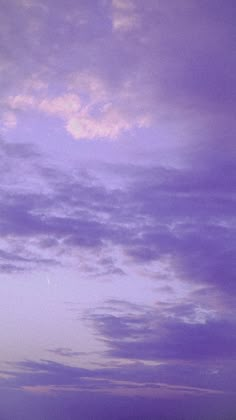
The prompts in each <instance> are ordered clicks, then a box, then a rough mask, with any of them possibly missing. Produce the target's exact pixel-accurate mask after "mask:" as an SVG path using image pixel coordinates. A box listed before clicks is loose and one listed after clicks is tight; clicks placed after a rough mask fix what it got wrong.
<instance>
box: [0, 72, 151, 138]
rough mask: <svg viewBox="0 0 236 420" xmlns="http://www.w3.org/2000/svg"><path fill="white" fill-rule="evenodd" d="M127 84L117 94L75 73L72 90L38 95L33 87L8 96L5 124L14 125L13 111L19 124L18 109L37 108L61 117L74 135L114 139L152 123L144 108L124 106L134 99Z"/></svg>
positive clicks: (75, 136) (87, 77) (90, 78)
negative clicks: (135, 108) (25, 91)
mask: <svg viewBox="0 0 236 420" xmlns="http://www.w3.org/2000/svg"><path fill="white" fill-rule="evenodd" d="M128 88H129V86H126V84H125V85H124V86H123V87H122V89H121V91H120V92H119V93H118V94H117V95H114V92H111V91H109V89H108V88H107V87H106V86H104V84H103V83H102V81H101V80H99V78H97V77H93V76H90V75H84V74H82V75H76V76H74V77H73V78H72V82H71V84H70V86H69V90H70V93H66V94H63V95H58V96H54V97H49V96H42V95H40V96H36V95H35V92H33V93H32V90H31V91H30V92H29V93H27V94H25V93H24V94H19V95H15V96H10V97H8V99H7V101H6V105H7V107H8V108H9V117H8V119H6V118H5V120H6V122H5V126H6V128H11V127H12V126H13V123H12V124H11V121H10V115H12V116H13V115H14V118H15V120H14V121H15V124H14V125H16V115H17V112H19V111H25V112H26V111H27V110H34V111H37V112H42V113H45V114H47V115H53V116H56V117H58V118H60V119H62V120H63V121H64V123H65V128H66V130H67V132H68V133H69V134H71V135H72V136H73V137H74V138H75V139H78V140H80V139H94V138H101V139H102V138H109V139H115V138H117V137H119V135H121V134H122V132H124V131H127V130H130V129H132V128H141V127H148V126H149V124H150V119H149V116H148V115H146V114H145V112H143V111H142V110H140V111H139V112H138V113H137V112H136V111H137V110H135V112H132V110H131V111H128V112H126V109H124V104H126V106H127V102H128V101H129V100H130V101H131V102H132V101H134V97H133V92H131V90H129V89H128ZM74 91H76V92H78V93H74ZM112 99H113V100H112ZM131 108H132V106H131ZM11 120H12V121H13V119H11Z"/></svg>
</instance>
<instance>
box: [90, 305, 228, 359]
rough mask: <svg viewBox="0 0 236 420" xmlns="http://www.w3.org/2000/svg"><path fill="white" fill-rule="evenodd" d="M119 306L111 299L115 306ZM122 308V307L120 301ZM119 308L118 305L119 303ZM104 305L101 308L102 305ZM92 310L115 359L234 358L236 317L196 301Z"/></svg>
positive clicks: (109, 352) (94, 319)
mask: <svg viewBox="0 0 236 420" xmlns="http://www.w3.org/2000/svg"><path fill="white" fill-rule="evenodd" d="M117 305H118V307H119V306H120V304H119V302H114V303H113V307H114V309H116V306H117ZM123 308H124V307H123ZM121 309H122V306H121ZM104 310H105V308H104ZM131 311H132V308H131V307H130V311H129V312H127V310H126V311H124V309H123V312H121V313H116V314H112V313H111V312H113V310H111V308H110V311H109V312H105V313H97V314H94V315H91V320H92V321H93V323H94V326H95V329H96V330H97V332H98V336H99V337H100V339H104V340H105V343H106V345H107V346H108V348H109V349H110V350H108V355H110V356H112V357H115V358H118V359H122V358H124V359H128V360H132V359H133V360H152V361H155V362H174V363H176V362H177V361H178V362H180V364H181V363H185V362H187V361H188V362H191V363H202V362H206V361H207V362H208V363H211V362H212V361H216V363H221V362H222V361H228V362H229V361H233V360H234V353H235V349H236V335H235V332H234V331H235V322H234V321H233V320H232V319H230V318H224V317H223V318H221V317H220V315H219V316H218V315H217V312H214V311H210V310H208V308H206V309H204V307H200V305H196V304H194V303H192V302H191V301H190V302H186V301H185V303H181V304H168V303H166V304H165V303H162V304H160V305H159V307H158V305H157V308H156V309H155V308H142V307H140V308H139V312H138V311H136V310H135V312H133V311H132V312H133V313H132V312H131Z"/></svg>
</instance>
